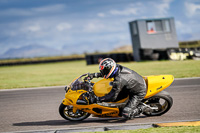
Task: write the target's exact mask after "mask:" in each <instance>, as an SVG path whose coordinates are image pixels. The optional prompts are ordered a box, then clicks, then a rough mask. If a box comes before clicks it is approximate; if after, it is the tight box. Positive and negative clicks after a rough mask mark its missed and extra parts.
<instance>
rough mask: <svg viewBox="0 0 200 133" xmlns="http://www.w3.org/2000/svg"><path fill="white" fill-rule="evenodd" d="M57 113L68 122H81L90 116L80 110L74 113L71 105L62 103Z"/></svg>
mask: <svg viewBox="0 0 200 133" xmlns="http://www.w3.org/2000/svg"><path fill="white" fill-rule="evenodd" d="M59 113H60V115H61V116H62V117H63V118H64V119H66V120H69V121H82V120H84V119H86V118H88V117H89V116H90V114H89V113H87V112H83V111H81V110H77V111H76V113H74V112H73V106H72V105H64V104H63V103H61V104H60V107H59Z"/></svg>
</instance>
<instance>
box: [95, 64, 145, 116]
mask: <svg viewBox="0 0 200 133" xmlns="http://www.w3.org/2000/svg"><path fill="white" fill-rule="evenodd" d="M117 67H118V71H117V72H116V73H115V75H114V81H113V88H112V89H111V91H110V92H109V93H108V94H107V95H105V96H103V97H100V98H99V99H100V101H105V102H112V101H117V99H120V98H121V97H124V98H125V97H127V95H129V101H128V103H127V104H126V106H125V108H124V110H123V112H122V114H123V113H124V114H127V115H130V114H131V113H132V111H133V110H135V109H136V107H137V105H138V104H139V103H140V102H141V101H142V100H143V99H144V96H145V95H146V83H145V81H144V79H143V77H142V76H140V75H139V74H138V73H136V72H135V71H133V70H131V69H129V68H126V67H124V66H121V65H118V64H117ZM95 75H96V76H95V77H100V73H98V74H95ZM128 117H130V116H128Z"/></svg>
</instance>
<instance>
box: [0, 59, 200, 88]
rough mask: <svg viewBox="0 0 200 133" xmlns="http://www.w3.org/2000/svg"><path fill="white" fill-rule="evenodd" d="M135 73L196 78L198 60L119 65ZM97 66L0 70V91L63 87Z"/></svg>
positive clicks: (81, 63) (74, 64)
mask: <svg viewBox="0 0 200 133" xmlns="http://www.w3.org/2000/svg"><path fill="white" fill-rule="evenodd" d="M119 64H121V65H124V66H126V67H129V68H131V69H133V70H135V71H136V72H138V73H139V74H141V75H143V76H146V75H159V74H172V75H174V77H175V78H182V77H200V61H194V60H186V61H149V62H129V63H119ZM98 71H99V70H98V65H89V66H87V65H86V62H85V61H69V62H62V63H48V64H35V65H21V66H4V67H0V89H10V88H26V87H41V86H59V85H67V84H69V83H70V82H71V80H73V79H74V78H75V77H77V76H79V75H80V74H83V73H87V72H91V73H92V72H98Z"/></svg>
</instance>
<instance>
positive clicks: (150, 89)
mask: <svg viewBox="0 0 200 133" xmlns="http://www.w3.org/2000/svg"><path fill="white" fill-rule="evenodd" d="M143 78H144V79H145V81H146V84H147V94H146V96H145V97H144V98H145V99H146V98H149V97H151V96H153V95H155V94H157V93H159V92H160V91H162V90H164V89H166V88H167V87H168V86H170V85H171V83H172V82H173V81H174V77H173V75H153V76H147V77H143Z"/></svg>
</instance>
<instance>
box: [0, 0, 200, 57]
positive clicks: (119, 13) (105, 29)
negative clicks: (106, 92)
mask: <svg viewBox="0 0 200 133" xmlns="http://www.w3.org/2000/svg"><path fill="white" fill-rule="evenodd" d="M160 17H161V18H163V17H174V19H175V25H176V31H177V39H178V41H189V40H200V0H0V49H1V50H0V55H1V54H4V53H5V52H6V51H8V50H9V49H13V48H14V49H16V48H21V47H25V46H29V45H42V46H45V47H48V48H53V49H56V50H62V51H64V53H65V54H74V53H85V52H96V51H99V52H106V51H109V50H112V49H114V48H117V47H119V46H123V45H131V37H130V31H129V25H128V23H129V22H130V21H133V20H136V19H145V18H160Z"/></svg>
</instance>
